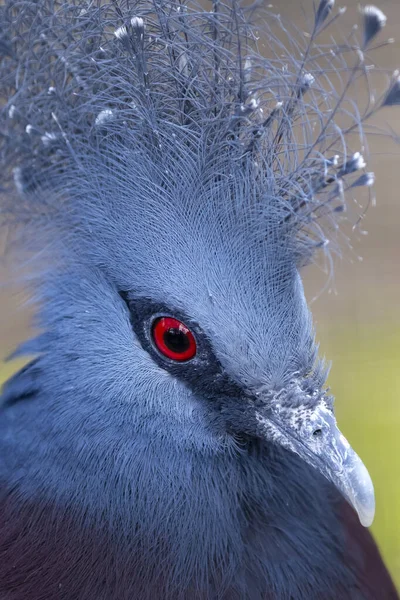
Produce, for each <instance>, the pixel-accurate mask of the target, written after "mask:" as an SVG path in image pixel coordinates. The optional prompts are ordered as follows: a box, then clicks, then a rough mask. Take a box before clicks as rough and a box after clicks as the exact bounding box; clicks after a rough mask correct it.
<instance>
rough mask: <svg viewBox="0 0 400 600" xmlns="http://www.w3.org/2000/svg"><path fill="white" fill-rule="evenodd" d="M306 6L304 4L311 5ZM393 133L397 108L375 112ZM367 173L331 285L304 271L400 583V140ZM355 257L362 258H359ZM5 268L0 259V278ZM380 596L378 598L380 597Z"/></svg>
mask: <svg viewBox="0 0 400 600" xmlns="http://www.w3.org/2000/svg"><path fill="white" fill-rule="evenodd" d="M310 3H311V2H310ZM347 4H348V11H347V13H346V19H347V20H348V23H349V24H352V23H354V21H355V20H357V15H356V13H357V6H358V3H357V1H356V0H350V2H348V3H347ZM301 5H303V6H308V0H302V2H301V3H300V2H297V1H295V0H281V1H280V2H279V1H278V2H275V7H276V8H278V10H280V11H281V12H282V13H284V14H285V15H289V17H290V18H291V19H292V20H294V21H296V20H297V19H298V20H299V23H300V22H301V19H302V14H301V13H302V10H301ZM378 5H379V7H380V8H381V9H382V10H383V11H384V12H385V13H386V14H387V16H388V23H387V26H386V28H385V30H384V32H383V35H382V34H381V39H382V40H383V39H385V38H390V37H394V38H396V36H397V40H395V43H393V44H390V46H388V47H387V48H383V49H381V50H379V52H377V53H376V57H377V59H379V65H381V66H382V67H385V68H392V69H395V68H400V33H399V30H400V3H399V2H398V0H386V1H382V2H379V3H378ZM386 122H387V123H389V124H390V126H391V128H392V129H393V130H395V131H396V132H397V133H398V134H399V135H400V107H398V108H397V109H396V108H393V109H391V110H390V111H386V112H385V113H384V114H382V115H381V116H380V124H381V125H382V124H383V125H384V124H385V123H386ZM370 153H371V160H370V163H369V167H368V169H369V170H373V171H375V174H376V176H377V183H376V186H375V192H376V197H377V206H376V208H371V209H370V210H369V211H368V214H367V216H366V219H365V221H364V223H363V228H364V229H366V230H367V231H368V235H366V236H360V235H357V234H355V235H354V236H353V238H352V245H353V250H350V249H348V250H347V251H346V250H345V252H344V257H343V260H342V261H341V262H338V261H337V262H336V265H335V282H334V285H333V286H331V287H332V289H330V288H328V289H327V290H325V291H324V292H323V293H321V294H318V292H319V291H320V290H321V289H322V288H323V287H324V284H325V283H326V275H325V274H323V273H322V272H321V271H320V270H319V269H317V268H309V269H308V270H306V271H305V273H304V275H305V283H306V290H307V294H308V297H309V299H310V300H312V299H313V298H314V297H315V295H317V296H318V298H317V299H316V300H314V301H312V304H311V308H312V311H313V313H314V317H315V323H316V329H317V336H318V339H319V341H320V343H321V351H322V354H324V355H325V356H326V357H327V359H328V360H331V361H332V363H333V367H332V371H331V374H330V377H329V384H330V386H331V389H332V392H333V393H334V395H335V396H336V410H337V415H338V421H339V424H340V427H341V429H342V431H343V432H344V434H345V435H346V437H347V438H348V439H349V440H350V442H351V444H352V445H353V447H354V448H355V449H356V451H357V452H358V453H359V454H360V456H361V457H362V459H363V461H364V462H365V464H366V465H367V467H368V469H369V471H370V473H371V476H372V479H373V481H374V484H375V490H376V501H377V507H376V519H375V522H374V524H373V527H372V530H373V532H374V534H375V537H376V539H377V541H378V544H379V546H380V548H381V551H382V553H383V556H384V558H385V560H386V562H387V565H388V566H389V569H390V571H391V573H392V575H393V577H394V579H395V581H396V583H397V585H398V587H399V589H400V312H399V305H400V197H399V196H400V191H399V188H400V186H399V183H400V147H399V146H396V145H395V144H392V143H390V141H389V142H388V141H387V140H383V139H382V138H379V137H377V138H371V139H370ZM360 259H362V260H360ZM7 279H9V278H8V277H7V270H6V268H5V267H3V266H0V282H5V281H6V280H7ZM22 298H23V294H22V293H21V292H19V293H17V294H15V293H12V292H11V291H10V290H9V289H5V288H4V286H2V285H1V283H0V311H1V312H0V314H1V317H0V381H2V380H4V379H5V378H6V377H7V376H8V375H9V371H10V369H15V365H3V366H1V359H2V358H4V357H5V356H6V355H7V353H8V352H10V351H12V349H13V348H14V347H15V345H16V344H17V343H18V342H19V341H21V340H23V339H24V338H25V337H26V336H27V335H28V330H29V322H30V315H29V313H28V311H27V310H26V309H23V310H18V305H21V304H22ZM382 600H384V599H382Z"/></svg>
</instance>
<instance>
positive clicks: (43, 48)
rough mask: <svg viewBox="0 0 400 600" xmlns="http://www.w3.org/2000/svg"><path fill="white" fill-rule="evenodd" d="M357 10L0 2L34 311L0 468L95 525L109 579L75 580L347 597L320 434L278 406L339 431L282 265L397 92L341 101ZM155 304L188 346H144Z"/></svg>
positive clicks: (322, 222)
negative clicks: (182, 359)
mask: <svg viewBox="0 0 400 600" xmlns="http://www.w3.org/2000/svg"><path fill="white" fill-rule="evenodd" d="M367 8H368V10H367ZM367 8H366V9H365V11H364V13H363V17H362V18H363V19H364V31H363V33H362V35H360V41H359V42H357V41H356V40H355V38H354V35H353V33H352V37H351V38H349V40H348V41H346V42H345V43H342V42H341V43H340V44H337V43H335V42H332V41H331V42H330V43H329V44H326V40H324V41H323V42H321V43H320V42H319V36H320V35H321V36H322V37H323V35H324V32H325V30H326V28H332V29H334V28H335V25H336V20H337V19H338V18H340V16H341V14H335V13H334V8H333V2H332V1H327V0H322V1H321V3H320V5H319V7H318V8H317V9H316V10H315V11H314V13H312V11H311V9H309V10H310V16H312V19H313V23H312V24H311V29H310V31H309V35H307V37H306V36H303V35H302V34H301V33H299V32H297V31H296V30H295V29H294V28H292V27H290V26H288V25H287V24H286V25H285V24H284V23H283V21H282V19H281V18H280V17H279V15H277V14H275V13H274V12H273V10H267V9H264V8H261V7H259V6H255V5H254V6H249V7H244V6H243V7H242V6H241V5H239V3H237V2H235V1H233V2H232V3H231V2H227V3H225V2H221V1H219V0H215V1H214V2H213V4H212V5H210V9H211V10H204V9H203V8H202V7H201V6H200V5H199V4H197V3H195V2H188V3H186V2H180V1H175V0H173V1H172V2H171V1H169V2H164V0H149V1H147V0H140V1H138V2H129V3H128V2H116V1H115V2H103V1H100V0H99V1H95V2H90V3H89V2H88V3H86V2H68V3H66V2H63V1H58V0H57V1H56V2H54V0H51V1H49V0H40V2H33V1H32V2H30V1H27V2H24V3H23V4H19V3H18V2H16V1H15V0H7V1H6V2H5V5H4V6H2V7H0V10H1V17H2V22H3V24H2V37H1V41H0V49H1V51H2V62H1V67H0V77H1V82H2V93H3V95H4V101H3V103H2V107H1V122H2V130H3V133H2V137H1V144H2V146H1V157H2V159H3V175H4V177H3V182H2V185H3V215H4V221H5V223H6V225H7V226H8V227H12V226H13V225H16V226H17V232H18V233H19V232H20V228H21V226H23V232H24V233H23V236H22V240H23V244H24V247H25V248H27V249H28V251H29V252H30V253H34V254H36V255H37V256H38V266H37V271H35V272H34V274H33V276H31V278H32V279H33V283H32V282H31V283H32V287H33V290H34V291H33V293H34V296H35V298H36V299H37V301H38V303H39V305H40V310H39V316H38V325H39V327H40V328H41V329H42V333H40V334H39V335H38V336H37V337H36V338H34V339H33V340H31V341H29V342H27V343H26V344H25V345H24V346H23V347H21V349H20V352H21V353H27V354H32V355H36V357H37V358H36V360H35V361H34V362H32V364H31V365H30V366H29V367H27V368H26V369H25V370H24V371H23V372H21V373H20V374H18V375H17V376H16V377H15V378H14V379H13V380H11V381H10V383H9V385H8V386H7V387H6V388H5V391H4V394H3V400H2V403H3V408H2V421H1V425H0V429H1V441H0V451H1V454H2V457H3V459H2V464H1V467H0V478H1V479H2V480H4V481H5V482H6V490H7V494H8V495H9V496H10V497H12V498H16V502H17V500H18V502H17V504H18V503H19V504H22V506H31V504H33V505H35V503H39V505H41V503H42V504H43V503H44V505H45V506H47V505H51V507H52V508H51V511H52V512H51V516H50V517H49V521H51V522H52V523H53V525H54V523H55V524H57V522H58V521H57V520H58V519H59V520H60V522H64V521H63V519H64V517H66V516H68V518H69V517H71V518H72V517H73V519H74V522H75V526H77V529H78V530H79V531H80V533H79V535H80V536H82V538H83V539H84V540H86V541H87V539H88V538H87V536H89V533H88V534H87V536H86V533H85V532H87V531H89V532H93V530H94V531H95V532H100V533H98V538H99V539H103V537H104V539H106V540H107V543H108V544H109V552H108V555H109V556H112V557H115V556H116V557H117V558H116V559H115V560H117V561H118V560H120V561H121V562H120V570H118V568H117V567H115V568H114V567H113V566H110V564H108V562H107V555H105V556H103V555H101V557H100V558H98V557H97V558H98V560H97V559H95V558H93V557H92V559H88V558H87V555H85V560H89V562H88V564H89V565H92V566H91V568H92V569H93V572H95V566H94V565H95V564H97V566H98V565H100V566H101V567H102V569H103V572H104V573H105V575H104V580H105V582H106V583H105V584H104V585H105V588H104V589H106V590H107V591H104V589H103V588H102V587H101V582H99V580H98V579H96V580H95V581H92V580H91V585H92V586H94V587H92V591H91V592H90V591H87V590H86V588H85V590H86V591H85V593H83V592H82V598H103V597H104V598H107V600H109V598H110V597H111V596H110V594H111V593H114V594H116V595H114V596H113V597H115V598H121V599H125V598H127V599H128V598H130V599H132V598H134V599H136V598H138V599H139V598H140V599H144V598H147V597H149V598H154V597H156V596H155V595H154V590H155V589H158V590H162V592H159V594H160V595H159V597H160V598H161V597H163V598H180V597H182V598H189V597H190V598H197V597H198V598H203V597H204V598H224V597H226V598H245V597H246V598H247V597H249V598H261V597H263V598H267V597H268V598H269V597H271V598H300V597H301V598H310V599H311V598H325V597H326V598H337V597H342V598H347V597H349V598H356V597H358V596H357V595H356V594H357V593H358V592H357V590H356V587H354V586H355V585H356V584H355V580H354V573H353V567H352V566H346V565H345V564H343V563H342V562H341V561H340V560H338V556H341V553H342V544H343V535H344V534H343V532H342V531H341V530H340V527H339V525H338V523H339V521H338V517H337V512H338V508H337V507H338V505H339V501H338V499H337V497H336V496H335V494H334V492H333V491H332V490H331V488H330V487H329V484H328V482H327V481H325V479H323V478H321V477H320V475H319V474H318V473H317V471H316V470H314V469H312V468H310V467H309V466H308V465H307V462H308V463H309V464H313V459H312V457H311V455H312V456H313V457H317V458H316V459H315V460H316V461H317V462H318V461H319V460H320V459H321V455H322V452H323V447H322V446H318V444H322V442H315V444H317V445H315V447H314V446H313V447H312V448H311V446H309V441H308V438H307V440H306V443H305V444H306V445H305V446H304V448H305V449H304V452H303V450H302V451H301V452H300V451H299V450H298V448H299V446H298V444H299V443H300V442H299V441H298V440H297V438H296V439H295V442H293V443H292V437H291V436H292V434H290V435H289V437H288V438H286V437H285V435H286V434H285V435H284V434H283V433H282V430H281V427H282V423H284V424H287V426H288V427H289V429H290V428H291V429H290V431H292V433H293V435H294V436H295V437H296V436H298V437H299V438H300V437H301V436H302V435H303V434H304V436H309V435H311V433H316V432H317V433H318V434H319V433H321V432H322V434H323V435H325V432H326V435H327V436H328V438H329V436H333V438H332V439H333V440H334V441H335V443H336V441H337V440H338V439H339V438H337V437H335V436H336V429H332V427H333V428H334V427H335V426H334V425H331V422H330V421H329V419H330V418H331V414H332V399H331V398H330V397H329V395H328V393H327V392H326V391H325V390H324V384H325V379H326V368H325V367H324V364H323V362H322V361H321V360H320V359H318V356H317V346H316V344H315V339H314V331H313V325H312V320H311V316H310V313H309V309H308V307H307V303H306V300H305V297H304V292H303V286H302V281H301V277H300V273H299V271H300V269H301V267H303V266H304V265H305V264H306V263H309V262H310V261H312V260H313V259H314V256H315V255H316V253H318V252H323V253H325V255H326V256H327V257H329V256H330V255H329V253H328V250H329V248H330V247H332V248H333V249H334V250H333V251H335V247H336V242H337V239H338V236H339V235H340V234H338V224H339V223H340V221H341V220H342V219H343V216H344V215H343V213H344V209H345V207H346V200H345V197H346V192H347V191H348V190H351V191H350V193H351V194H353V192H354V190H355V188H357V187H361V186H364V187H367V188H369V187H370V186H371V184H372V182H373V175H372V174H371V173H368V172H367V171H366V168H365V161H364V158H363V156H362V155H361V154H360V152H361V151H363V148H364V145H365V140H364V136H365V132H364V121H365V119H367V118H369V117H370V116H371V114H372V113H374V112H375V110H377V109H378V108H379V107H381V106H384V105H395V104H398V103H399V102H400V92H399V84H398V81H397V80H395V81H394V82H392V83H391V84H390V86H389V88H388V90H387V91H386V92H385V93H384V94H383V95H382V98H381V99H380V100H379V101H377V102H376V103H375V107H374V108H371V107H370V105H369V104H368V101H369V100H366V104H365V106H363V105H361V106H360V105H357V104H356V103H354V102H352V101H349V100H348V97H349V96H350V95H351V91H352V90H353V89H354V87H355V86H358V87H359V86H361V82H360V80H362V81H364V82H365V83H366V89H367V94H366V98H367V97H368V99H369V89H368V86H367V84H368V81H369V74H370V70H369V69H368V65H367V64H366V59H365V52H367V51H368V48H369V46H370V44H371V42H372V41H373V40H374V39H375V37H376V35H377V34H378V33H379V31H380V29H382V27H383V25H384V16H383V14H381V13H380V11H378V9H375V8H374V7H367ZM339 13H340V11H339ZM282 40H284V41H282ZM361 104H362V102H361ZM367 197H368V196H367ZM367 201H368V200H367ZM328 242H331V243H330V244H329V245H328ZM163 314H171V315H172V316H175V317H176V318H179V319H180V320H181V321H182V322H183V323H185V325H187V326H188V327H189V328H191V329H192V331H193V332H194V334H195V337H196V341H197V345H198V354H197V356H196V357H195V359H194V362H193V363H192V365H191V366H190V365H189V364H187V365H180V366H179V365H173V364H170V363H168V362H167V363H165V362H163V358H162V357H161V356H159V353H157V351H156V349H155V348H154V347H153V346H152V340H151V339H150V337H149V335H148V332H149V331H151V323H152V322H153V321H152V320H151V319H152V318H153V316H154V315H155V316H157V315H163ZM310 427H311V428H312V431H311V429H310ZM310 439H311V438H310ZM329 439H330V438H329ZM329 439H328V442H327V443H329ZM283 440H285V441H283ZM310 443H311V442H310ZM293 444H294V445H293ZM313 444H314V441H313ZM282 447H283V448H282ZM329 447H330V446H329ZM310 448H311V450H310ZM335 448H336V446H335ZM287 450H289V452H288V451H287ZM290 451H292V452H290ZM324 452H325V450H324ZM332 452H333V450H332ZM343 452H345V453H347V448H346V449H345V450H343ZM296 453H297V454H299V453H300V454H301V457H302V458H299V457H298V456H297V454H296ZM345 456H346V460H350V459H351V460H352V461H353V460H355V459H354V457H353V455H351V457H350V458H348V456H347V454H345ZM349 456H350V455H349ZM310 457H311V458H310ZM328 458H329V465H330V466H331V463H332V461H333V462H334V460H336V459H335V456H333V454H332V455H329V457H328ZM302 459H303V460H302ZM342 459H343V456H342V455H341V460H342ZM321 460H322V459H321ZM324 460H325V458H324ZM327 460H328V459H327ZM343 460H344V459H343ZM358 460H359V459H358ZM322 462H323V461H322ZM318 464H319V463H318ZM324 464H325V463H324ZM335 464H336V463H335ZM351 464H352V465H353V463H351ZM321 465H322V463H321ZM357 465H358V463H357ZM317 468H318V470H319V471H320V473H322V474H323V475H325V476H326V477H327V478H330V479H331V480H334V478H335V477H336V475H335V474H333V475H332V474H331V472H330V471H329V472H328V471H327V470H326V468H325V467H324V466H323V465H322V466H318V465H317ZM324 469H325V470H324ZM335 483H336V485H337V487H339V489H340V490H341V491H342V492H343V489H344V488H345V489H346V490H347V489H348V488H346V485H347V484H346V485H345V484H343V486H344V487H343V489H342V488H341V487H340V485H341V484H339V483H338V482H337V481H336V480H335ZM356 483H357V482H356ZM353 484H354V485H353ZM352 486H353V487H352V489H353V488H354V487H355V486H356V484H355V483H354V482H352ZM10 490H11V491H10ZM16 490H17V491H16ZM367 492H368V490H367ZM367 492H365V493H367ZM343 493H344V492H343ZM348 498H349V497H348ZM350 501H352V503H353V504H354V505H355V506H357V507H359V505H361V504H362V503H363V502H364V500H359V499H358V498H356V499H354V498H350ZM357 502H358V504H357ZM366 502H367V500H365V502H364V504H365V503H366ZM364 504H363V507H364ZM364 508H365V507H364ZM360 510H361V509H360ZM365 510H368V511H369V512H368V515H367V517H366V518H365V521H366V522H367V521H368V519H369V518H370V507H369V506H368V507H367V508H365ZM39 512H40V511H38V513H37V514H36V513H35V511H34V510H33V511H32V515H36V516H35V519H36V523H40V524H43V527H42V525H41V528H42V529H43V528H45V527H46V518H45V517H44V516H43V513H40V514H39ZM59 514H61V515H62V517H60V516H58V515H59ZM32 519H33V517H32ZM43 519H44V520H43ZM31 525H32V524H31ZM72 529H73V528H72ZM72 529H71V531H72ZM82 532H83V533H82ZM71 535H72V533H71ZM90 535H91V536H93V535H94V534H93V533H90ZM96 535H97V534H96ZM85 536H86V537H85ZM94 537H95V536H94ZM79 539H80V538H79ZM82 548H85V545H84V543H83V542H82ZM119 552H120V554H118V553H119ZM82 553H83V550H82ZM93 554H94V551H93ZM139 555H140V559H139ZM118 557H119V558H118ZM135 557H136V558H135ZM81 559H82V560H83V557H81ZM91 560H92V561H93V564H92V563H91V562H90V561H91ZM96 560H97V562H96ZM110 560H111V559H110ZM135 561H136V562H135ZM113 564H114V563H113ZM327 565H328V566H327ZM76 569H77V572H76V573H78V575H76V573H75V575H76V577H75V580H77V581H78V582H83V581H84V579H85V577H84V574H83V573H84V572H83V570H82V568H81V566H77V567H76ZM132 572H133V573H134V575H132ZM156 572H157V576H156V575H155V573H156ZM322 574H324V576H323V577H322ZM75 580H74V574H73V573H70V572H67V573H66V574H65V581H67V582H68V585H69V586H72V588H70V589H74V590H75V588H74V587H73V586H74V585H77V584H75V583H73V581H75ZM116 582H117V583H116ZM118 582H119V583H118ZM160 582H161V583H160ZM64 583H65V582H64ZM79 585H83V583H79ZM96 586H97V587H96ZM113 586H114V587H113ZM156 586H159V587H158V588H157V587H156ZM352 586H353V587H352ZM0 589H1V585H0ZM24 589H25V588H24ZM80 589H83V588H80ZM110 590H114V592H110ZM115 590H117V591H115ZM24 593H25V594H27V592H24ZM74 593H76V594H77V593H78V592H76V591H75V592H74ZM85 594H86V595H85ZM102 594H103V595H102ZM107 594H108V595H107ZM201 594H203V595H201ZM323 594H325V595H323ZM346 594H350V595H346ZM11 597H12V598H14V596H11ZM15 597H17V596H15ZM22 597H25V596H22V592H21V595H20V596H19V597H18V598H22ZM26 597H28V595H26ZM65 597H66V598H72V597H78V596H77V595H75V596H73V595H69V596H68V593H67V595H66V596H65Z"/></svg>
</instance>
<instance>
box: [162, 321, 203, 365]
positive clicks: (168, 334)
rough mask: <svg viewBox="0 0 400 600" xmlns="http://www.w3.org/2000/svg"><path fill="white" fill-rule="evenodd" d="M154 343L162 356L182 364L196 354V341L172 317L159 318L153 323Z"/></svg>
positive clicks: (182, 325)
mask: <svg viewBox="0 0 400 600" xmlns="http://www.w3.org/2000/svg"><path fill="white" fill-rule="evenodd" d="M152 335H153V340H154V343H155V345H156V347H157V349H158V350H159V352H161V354H163V355H164V356H166V357H167V358H171V359H172V360H177V361H179V362H183V361H185V360H190V359H191V358H193V357H194V355H195V354H196V340H195V339H194V336H193V334H192V332H191V331H190V329H188V328H187V327H186V325H185V324H184V323H182V321H178V319H174V318H173V317H160V318H159V319H156V320H155V321H154V323H153V328H152Z"/></svg>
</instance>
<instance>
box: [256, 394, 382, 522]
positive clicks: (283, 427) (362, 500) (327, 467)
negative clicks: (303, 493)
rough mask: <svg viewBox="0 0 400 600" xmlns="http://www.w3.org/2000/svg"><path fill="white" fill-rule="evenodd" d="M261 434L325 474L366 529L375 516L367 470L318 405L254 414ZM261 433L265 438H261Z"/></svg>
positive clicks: (328, 412) (323, 406)
mask: <svg viewBox="0 0 400 600" xmlns="http://www.w3.org/2000/svg"><path fill="white" fill-rule="evenodd" d="M257 421H258V424H259V428H260V434H261V435H262V436H263V437H266V438H267V439H270V440H271V439H272V441H274V442H275V443H277V444H280V445H281V446H283V447H284V448H286V449H288V450H291V451H292V452H295V453H296V454H298V455H299V456H300V457H301V458H302V459H303V460H304V461H305V462H306V463H307V464H309V465H310V466H312V467H314V468H315V469H316V470H317V471H319V472H320V473H321V474H322V475H324V476H325V477H326V478H327V479H328V480H329V481H331V482H332V483H333V485H334V486H335V487H336V488H337V489H338V490H339V491H340V493H341V494H342V495H343V496H344V498H345V499H346V500H347V501H348V502H349V503H350V504H351V505H352V506H353V508H354V509H355V510H356V512H357V514H358V517H359V519H360V523H361V524H362V525H363V526H364V527H369V526H370V525H371V524H372V522H373V520H374V515H375V496H374V487H373V484H372V480H371V477H370V475H369V473H368V470H367V468H366V467H365V465H364V464H363V462H362V460H361V459H360V458H359V456H358V455H357V454H356V453H355V452H354V450H353V449H352V448H351V446H350V444H349V442H348V441H347V440H346V438H345V437H344V436H343V435H342V433H341V432H340V430H339V428H338V427H337V424H336V419H335V416H334V415H333V413H332V411H331V410H330V409H328V408H327V406H326V404H325V403H321V404H319V405H317V406H316V407H314V408H313V409H310V408H307V407H300V408H299V407H298V408H296V409H292V410H291V409H290V408H285V409H284V410H282V409H280V410H276V411H275V410H274V411H273V412H269V413H268V415H267V414H265V415H263V414H262V413H261V412H260V413H258V414H257ZM263 433H264V435H263Z"/></svg>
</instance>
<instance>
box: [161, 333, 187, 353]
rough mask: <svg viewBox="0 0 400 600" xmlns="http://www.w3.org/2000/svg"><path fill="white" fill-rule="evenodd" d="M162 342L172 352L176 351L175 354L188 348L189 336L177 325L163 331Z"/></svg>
mask: <svg viewBox="0 0 400 600" xmlns="http://www.w3.org/2000/svg"><path fill="white" fill-rule="evenodd" d="M164 343H165V345H166V346H167V348H169V350H171V351H172V352H176V353H177V354H181V353H182V352H186V350H188V348H189V345H190V343H189V338H188V336H187V335H186V333H184V332H183V331H181V330H180V329H178V328H177V327H171V329H168V330H167V331H166V332H165V333H164Z"/></svg>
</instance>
